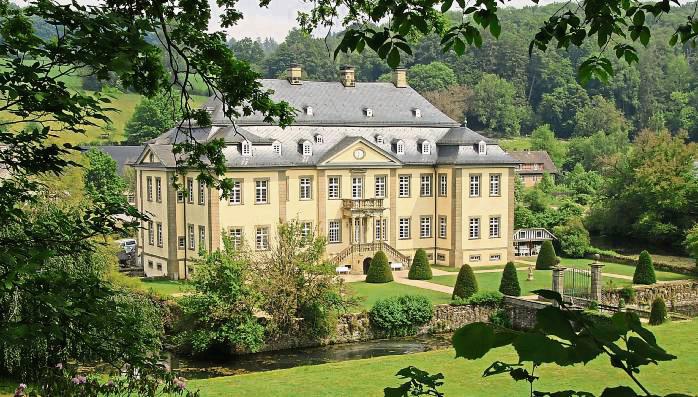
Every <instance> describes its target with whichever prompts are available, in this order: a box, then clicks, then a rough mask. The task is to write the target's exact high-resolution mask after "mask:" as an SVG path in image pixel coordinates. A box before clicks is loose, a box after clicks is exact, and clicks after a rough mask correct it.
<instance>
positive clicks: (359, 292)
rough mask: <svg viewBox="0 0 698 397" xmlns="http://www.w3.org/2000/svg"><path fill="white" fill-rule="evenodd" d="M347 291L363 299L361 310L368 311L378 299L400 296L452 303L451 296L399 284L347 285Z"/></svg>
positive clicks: (363, 283)
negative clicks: (412, 296) (422, 297)
mask: <svg viewBox="0 0 698 397" xmlns="http://www.w3.org/2000/svg"><path fill="white" fill-rule="evenodd" d="M345 285H346V286H347V289H348V290H349V292H350V293H351V294H353V295H354V296H356V297H359V298H362V302H361V307H360V308H361V309H365V310H368V309H370V308H371V307H373V304H374V303H376V301H377V300H378V299H382V298H387V297H390V296H400V295H407V294H410V295H424V296H426V297H427V298H429V299H430V300H431V301H432V302H433V303H434V304H435V305H438V304H442V303H450V302H451V295H449V294H444V293H442V292H438V291H431V290H428V289H423V288H418V287H413V286H411V285H404V284H398V283H396V282H392V283H385V284H369V283H366V282H363V281H361V282H356V283H346V284H345Z"/></svg>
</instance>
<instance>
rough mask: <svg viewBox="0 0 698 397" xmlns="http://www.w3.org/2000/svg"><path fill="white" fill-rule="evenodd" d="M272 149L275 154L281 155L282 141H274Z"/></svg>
mask: <svg viewBox="0 0 698 397" xmlns="http://www.w3.org/2000/svg"><path fill="white" fill-rule="evenodd" d="M271 151H272V152H274V154H276V155H279V156H281V142H279V141H274V143H272V144H271Z"/></svg>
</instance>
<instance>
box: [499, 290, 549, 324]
mask: <svg viewBox="0 0 698 397" xmlns="http://www.w3.org/2000/svg"><path fill="white" fill-rule="evenodd" d="M546 306H548V305H547V304H545V303H542V302H536V301H530V300H525V299H521V298H515V297H513V296H505V297H504V310H506V311H507V315H509V320H511V326H512V328H514V329H530V328H533V327H534V326H535V325H536V312H537V311H538V310H540V309H542V308H544V307H546Z"/></svg>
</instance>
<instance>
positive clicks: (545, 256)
mask: <svg viewBox="0 0 698 397" xmlns="http://www.w3.org/2000/svg"><path fill="white" fill-rule="evenodd" d="M555 265H557V254H556V253H555V247H553V242H552V241H550V240H546V241H543V245H542V246H541V247H540V252H539V253H538V258H537V259H536V270H550V269H552V268H553V266H555Z"/></svg>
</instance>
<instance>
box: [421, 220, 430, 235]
mask: <svg viewBox="0 0 698 397" xmlns="http://www.w3.org/2000/svg"><path fill="white" fill-rule="evenodd" d="M419 237H420V238H430V237H431V217H430V216H423V217H421V218H419Z"/></svg>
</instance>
